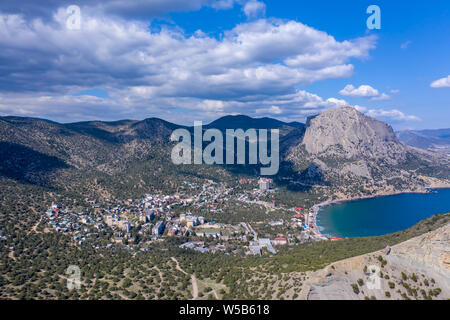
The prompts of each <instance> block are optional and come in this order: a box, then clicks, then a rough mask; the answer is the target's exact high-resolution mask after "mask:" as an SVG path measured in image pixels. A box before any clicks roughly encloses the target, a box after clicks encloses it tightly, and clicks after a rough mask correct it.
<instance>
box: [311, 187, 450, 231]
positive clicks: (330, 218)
mask: <svg viewBox="0 0 450 320" xmlns="http://www.w3.org/2000/svg"><path fill="white" fill-rule="evenodd" d="M449 211H450V189H436V190H431V193H428V194H420V193H408V194H399V195H394V196H385V197H377V198H371V199H362V200H356V201H350V202H344V203H339V204H333V205H329V206H325V207H322V208H321V209H320V210H319V212H318V214H317V220H316V222H317V226H318V228H319V230H320V231H321V232H322V233H323V234H324V235H328V236H334V237H341V238H343V237H349V238H351V237H366V236H378V235H383V234H388V233H392V232H396V231H399V230H404V229H407V228H409V227H411V226H413V225H414V224H416V223H417V222H419V221H420V220H423V219H425V218H428V217H431V216H433V215H435V214H438V213H446V212H449Z"/></svg>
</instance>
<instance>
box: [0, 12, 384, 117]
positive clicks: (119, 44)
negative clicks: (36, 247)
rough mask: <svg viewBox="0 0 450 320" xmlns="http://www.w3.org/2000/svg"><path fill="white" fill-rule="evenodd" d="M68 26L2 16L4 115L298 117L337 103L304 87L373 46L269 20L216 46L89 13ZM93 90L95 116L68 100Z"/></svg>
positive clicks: (202, 38) (336, 72) (57, 19)
mask: <svg viewBox="0 0 450 320" xmlns="http://www.w3.org/2000/svg"><path fill="white" fill-rule="evenodd" d="M66 18H67V13H66V11H65V10H63V9H61V10H59V11H58V12H57V14H56V15H55V16H54V17H53V18H52V20H51V21H44V20H42V19H33V20H30V21H29V20H27V19H25V18H24V17H23V16H20V15H6V14H0V48H2V50H0V59H1V60H2V70H1V71H0V96H1V95H3V96H4V97H5V96H8V97H9V99H10V102H11V105H10V106H9V107H8V105H7V104H3V109H2V110H3V112H5V113H7V112H10V113H14V112H15V111H16V110H17V109H16V108H17V107H18V106H21V107H20V108H22V110H23V112H27V110H28V111H29V112H30V115H31V114H33V112H35V111H36V110H40V111H42V114H46V115H48V117H49V118H52V114H51V112H54V115H55V117H54V118H57V119H58V120H59V121H61V120H62V119H61V117H62V116H63V115H62V113H61V109H64V108H61V107H60V106H58V103H61V104H62V105H65V106H66V107H67V109H68V110H71V112H72V114H70V113H67V114H66V117H67V119H72V118H73V119H75V118H77V119H85V118H90V117H96V118H101V117H102V116H103V115H104V114H105V112H101V108H102V107H103V108H106V109H105V110H110V109H108V108H114V110H115V115H114V116H116V115H117V116H119V115H127V114H128V115H129V117H133V114H136V117H140V116H146V115H150V114H152V115H154V114H157V112H160V115H161V114H162V112H165V113H168V110H169V109H170V108H172V110H174V112H175V110H178V111H179V110H185V111H186V110H188V111H189V112H191V113H192V114H195V112H196V110H209V111H208V112H213V111H212V110H213V109H215V110H216V111H217V112H222V110H223V112H234V111H235V110H238V111H239V112H243V113H254V112H255V110H257V109H264V108H268V107H269V108H270V107H271V106H277V107H279V108H280V109H281V110H282V111H283V113H286V115H290V114H292V115H294V116H298V115H299V114H300V112H299V109H301V108H303V109H305V108H309V107H310V106H309V105H313V108H325V107H328V106H329V105H332V104H333V101H328V100H323V99H322V98H320V97H318V96H315V95H313V94H310V93H307V92H305V91H297V90H296V88H297V87H298V86H299V85H302V84H308V83H311V82H315V81H319V80H324V79H330V78H342V77H348V76H350V75H351V74H352V72H353V65H352V64H350V63H349V60H350V59H352V58H364V57H366V56H368V53H369V51H370V49H372V48H374V47H375V41H376V38H374V37H372V36H370V37H364V38H359V39H354V40H346V41H342V42H339V41H336V40H335V39H334V38H333V37H332V36H330V35H328V34H327V33H325V32H322V31H318V30H316V29H314V28H311V27H308V26H306V25H304V24H302V23H299V22H295V21H281V20H272V19H271V20H268V19H261V20H258V21H254V22H249V23H243V24H240V25H238V26H236V27H235V28H233V29H232V30H229V31H227V32H225V33H224V35H223V37H222V38H221V39H220V40H218V39H216V38H214V37H210V36H208V35H206V34H205V33H202V32H197V33H195V34H194V35H193V36H187V35H185V34H184V33H183V31H182V30H179V29H169V28H162V30H161V31H158V32H150V31H149V30H148V25H147V24H146V23H143V22H139V21H126V20H123V19H120V18H117V17H111V16H103V15H102V16H93V15H83V20H82V24H81V30H68V29H66V27H65V21H66ZM93 44H95V45H93ZM92 88H102V89H103V90H106V91H107V92H108V94H109V96H110V97H111V99H109V100H108V101H107V103H108V104H109V105H108V106H109V107H108V106H106V104H107V103H106V102H105V103H104V102H103V101H97V102H95V101H89V103H87V105H90V106H92V109H90V108H85V107H83V103H84V102H85V101H82V100H80V99H81V98H80V97H77V98H75V97H71V95H72V94H74V93H76V92H80V91H83V90H88V89H92ZM20 92H22V93H23V94H18V93H20ZM33 95H34V96H35V97H39V96H49V95H51V96H54V97H63V96H67V97H66V98H64V99H63V98H53V99H50V101H49V102H48V103H49V105H48V108H47V109H46V108H43V106H41V105H40V104H39V102H38V101H35V102H34V101H33V99H32V96H33ZM13 96H14V97H13ZM58 99H63V100H61V101H59V100H58ZM211 101H221V103H217V104H215V105H214V104H213V105H212V106H211V104H210V103H211ZM278 102H280V103H281V104H280V103H278ZM307 104H308V106H306V105H307ZM69 105H70V106H69ZM94 105H96V107H94ZM120 106H123V109H124V110H123V112H121V111H120V108H121V107H120ZM163 106H165V107H163ZM219 106H220V107H219ZM5 108H6V109H5ZM8 108H9V109H8ZM50 108H55V110H53V111H52V110H51V109H50ZM77 108H79V109H78V111H77ZM197 108H198V109H197ZM208 108H209V109H208ZM56 109H58V110H56ZM130 110H132V111H133V113H132V112H130ZM178 111H177V112H178ZM269 111H271V112H273V111H277V110H276V109H271V110H269ZM74 115H77V117H75V116H74ZM283 115H284V114H283ZM205 116H210V114H206V115H205ZM211 116H212V114H211Z"/></svg>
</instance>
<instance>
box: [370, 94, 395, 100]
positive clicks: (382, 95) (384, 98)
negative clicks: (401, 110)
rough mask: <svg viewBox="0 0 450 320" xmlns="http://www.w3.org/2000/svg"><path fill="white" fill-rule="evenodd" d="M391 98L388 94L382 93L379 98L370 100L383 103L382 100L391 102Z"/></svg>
mask: <svg viewBox="0 0 450 320" xmlns="http://www.w3.org/2000/svg"><path fill="white" fill-rule="evenodd" d="M390 98H391V96H390V95H388V94H386V93H382V94H380V95H379V96H376V97H373V98H372V99H370V100H373V101H381V100H389V99H390Z"/></svg>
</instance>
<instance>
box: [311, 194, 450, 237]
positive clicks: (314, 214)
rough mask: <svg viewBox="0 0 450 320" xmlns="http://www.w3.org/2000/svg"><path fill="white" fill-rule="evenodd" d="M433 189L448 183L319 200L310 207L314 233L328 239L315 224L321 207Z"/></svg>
mask: <svg viewBox="0 0 450 320" xmlns="http://www.w3.org/2000/svg"><path fill="white" fill-rule="evenodd" d="M434 189H450V185H439V186H430V187H424V190H414V191H398V192H388V193H379V194H375V195H369V196H362V197H353V198H342V199H335V200H330V199H329V200H326V201H323V202H320V203H318V204H315V205H313V206H312V207H311V210H312V224H313V228H314V230H315V231H316V235H317V236H318V237H320V238H322V239H323V240H324V239H325V238H326V239H330V237H331V236H327V235H324V234H323V233H322V232H320V230H319V227H318V226H317V214H318V213H319V210H320V209H321V208H322V207H326V206H330V205H334V204H340V203H344V202H352V201H358V200H365V199H373V198H379V197H389V196H396V195H400V194H414V193H416V194H429V193H430V191H431V190H434Z"/></svg>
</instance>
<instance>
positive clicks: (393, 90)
mask: <svg viewBox="0 0 450 320" xmlns="http://www.w3.org/2000/svg"><path fill="white" fill-rule="evenodd" d="M389 92H390V93H392V94H396V93H399V92H400V90H399V89H391V90H389Z"/></svg>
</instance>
